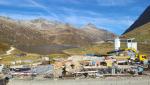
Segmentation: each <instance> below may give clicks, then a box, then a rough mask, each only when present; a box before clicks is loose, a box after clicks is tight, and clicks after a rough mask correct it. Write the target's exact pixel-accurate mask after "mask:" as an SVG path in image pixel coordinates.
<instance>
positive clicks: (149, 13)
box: [123, 6, 150, 34]
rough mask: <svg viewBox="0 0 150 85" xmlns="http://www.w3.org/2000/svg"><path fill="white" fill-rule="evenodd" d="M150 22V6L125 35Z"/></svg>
mask: <svg viewBox="0 0 150 85" xmlns="http://www.w3.org/2000/svg"><path fill="white" fill-rule="evenodd" d="M148 22H150V6H149V7H147V8H146V10H145V11H144V12H143V13H142V14H141V15H140V17H139V18H138V19H137V20H136V21H135V22H134V23H133V24H132V25H131V26H130V27H129V28H128V29H127V30H126V31H125V32H124V33H123V34H125V33H128V32H130V31H132V30H134V29H136V28H138V27H140V26H142V25H144V24H146V23H148Z"/></svg>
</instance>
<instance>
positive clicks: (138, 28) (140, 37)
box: [124, 6, 150, 43]
mask: <svg viewBox="0 0 150 85" xmlns="http://www.w3.org/2000/svg"><path fill="white" fill-rule="evenodd" d="M124 35H125V36H127V37H134V38H135V39H136V40H137V41H138V42H145V43H146V42H149V41H150V6H149V7H148V8H147V9H146V10H145V11H144V12H143V13H142V14H141V16H140V17H139V18H138V19H137V20H136V21H135V22H134V23H133V24H132V25H131V26H130V28H129V29H127V30H126V31H125V32H124Z"/></svg>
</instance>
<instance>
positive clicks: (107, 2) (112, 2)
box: [97, 0, 134, 6]
mask: <svg viewBox="0 0 150 85" xmlns="http://www.w3.org/2000/svg"><path fill="white" fill-rule="evenodd" d="M97 3H98V4H99V5H100V6H125V5H128V4H132V3H134V0H97Z"/></svg>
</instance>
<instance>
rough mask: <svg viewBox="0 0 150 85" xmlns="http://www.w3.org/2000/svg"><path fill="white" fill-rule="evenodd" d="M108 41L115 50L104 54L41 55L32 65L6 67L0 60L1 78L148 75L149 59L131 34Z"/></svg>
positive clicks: (77, 77) (93, 77) (102, 77)
mask: <svg viewBox="0 0 150 85" xmlns="http://www.w3.org/2000/svg"><path fill="white" fill-rule="evenodd" d="M108 41H111V42H112V43H113V44H114V50H112V51H110V52H107V54H101V55H100V54H99V55H98V54H86V55H71V56H68V57H67V58H57V59H55V60H54V61H51V59H49V58H48V57H43V58H42V59H41V62H38V63H33V64H31V65H16V64H13V63H12V65H10V66H9V67H7V68H6V66H5V65H3V64H2V65H1V66H0V72H1V76H2V81H4V82H3V83H5V82H8V81H9V80H10V81H12V80H14V81H17V80H18V79H19V80H46V81H47V79H50V80H68V79H69V80H70V79H71V80H72V79H73V80H78V79H79V80H84V79H96V80H97V79H107V78H108V79H109V78H112V79H116V81H117V79H119V78H123V79H124V78H128V77H131V78H132V77H133V79H134V77H136V78H138V77H140V78H144V79H145V78H146V79H147V78H149V75H150V72H149V70H150V61H149V59H148V56H147V55H146V54H140V53H139V50H138V48H137V45H138V43H137V42H135V41H134V38H131V39H120V38H119V37H116V38H115V39H114V40H108ZM108 41H107V42H108ZM122 42H125V43H126V45H127V48H124V49H120V48H121V43H122ZM6 80H7V81H6ZM12 82H13V81H12ZM128 82H129V81H128ZM148 82H149V81H148ZM13 83H14V84H10V85H17V84H15V82H13ZM112 83H113V82H112ZM18 85H19V84H18ZM21 85H23V84H21ZM36 85H38V84H36ZM83 85H84V84H83ZM106 85H107V84H106ZM112 85H113V84H112ZM145 85H146V84H145ZM147 85H149V84H147Z"/></svg>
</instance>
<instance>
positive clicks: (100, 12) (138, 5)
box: [0, 0, 150, 34]
mask: <svg viewBox="0 0 150 85" xmlns="http://www.w3.org/2000/svg"><path fill="white" fill-rule="evenodd" d="M148 5H150V0H0V15H1V16H9V17H11V18H14V19H34V18H39V17H43V18H46V19H48V20H57V21H60V22H65V23H70V24H72V25H75V26H77V27H82V26H83V25H85V24H87V23H93V24H95V25H96V26H97V27H99V28H103V29H107V30H109V31H112V32H114V33H116V34H122V33H123V32H124V30H126V29H127V28H128V27H129V26H130V25H131V24H132V23H133V22H134V21H135V20H136V19H137V18H138V16H139V15H140V14H141V13H142V12H143V11H144V10H145V8H146V7H147V6H148Z"/></svg>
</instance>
